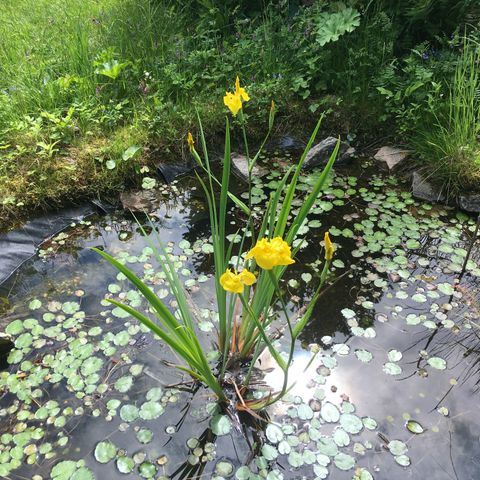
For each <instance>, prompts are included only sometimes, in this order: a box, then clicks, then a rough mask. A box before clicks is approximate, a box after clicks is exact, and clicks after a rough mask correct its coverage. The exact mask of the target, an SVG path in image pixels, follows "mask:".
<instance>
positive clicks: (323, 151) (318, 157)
mask: <svg viewBox="0 0 480 480" xmlns="http://www.w3.org/2000/svg"><path fill="white" fill-rule="evenodd" d="M337 141H338V138H335V137H327V138H325V139H324V140H322V141H321V142H320V143H317V144H316V145H315V146H314V147H312V148H311V149H310V151H309V152H308V154H307V156H306V157H305V162H304V163H303V167H302V168H303V170H311V169H312V168H315V167H322V166H324V165H325V164H326V163H327V162H328V160H329V158H330V155H331V154H332V152H333V150H334V148H335V145H336V144H337ZM354 155H355V149H354V148H353V147H351V146H350V145H349V144H348V143H347V142H342V141H341V142H340V149H339V150H338V154H337V159H336V160H335V165H337V166H338V165H346V164H348V163H350V162H351V160H352V159H353V157H354Z"/></svg>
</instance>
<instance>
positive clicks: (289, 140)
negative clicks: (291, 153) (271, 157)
mask: <svg viewBox="0 0 480 480" xmlns="http://www.w3.org/2000/svg"><path fill="white" fill-rule="evenodd" d="M304 148H305V142H302V141H301V140H299V139H298V138H294V137H290V136H289V135H285V136H283V137H280V138H276V139H274V140H272V141H271V142H269V143H267V145H266V146H265V149H266V150H303V149H304Z"/></svg>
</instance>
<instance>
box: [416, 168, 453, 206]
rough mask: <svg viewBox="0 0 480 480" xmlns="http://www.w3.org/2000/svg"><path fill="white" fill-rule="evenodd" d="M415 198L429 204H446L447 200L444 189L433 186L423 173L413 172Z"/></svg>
mask: <svg viewBox="0 0 480 480" xmlns="http://www.w3.org/2000/svg"><path fill="white" fill-rule="evenodd" d="M412 193H413V196H414V197H416V198H419V199H421V200H426V201H427V202H444V201H445V200H446V197H445V194H444V193H443V191H442V189H438V188H437V187H435V186H434V185H432V184H431V183H430V182H429V181H428V180H427V179H426V178H425V177H424V176H423V175H422V174H421V173H419V172H413V177H412Z"/></svg>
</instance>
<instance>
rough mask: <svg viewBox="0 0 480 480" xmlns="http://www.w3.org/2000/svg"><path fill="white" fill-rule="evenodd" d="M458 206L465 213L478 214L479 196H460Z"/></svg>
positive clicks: (479, 208)
mask: <svg viewBox="0 0 480 480" xmlns="http://www.w3.org/2000/svg"><path fill="white" fill-rule="evenodd" d="M458 206H459V207H460V208H461V209H462V210H465V211H466V212H471V213H480V194H476V195H475V194H472V195H460V196H459V197H458Z"/></svg>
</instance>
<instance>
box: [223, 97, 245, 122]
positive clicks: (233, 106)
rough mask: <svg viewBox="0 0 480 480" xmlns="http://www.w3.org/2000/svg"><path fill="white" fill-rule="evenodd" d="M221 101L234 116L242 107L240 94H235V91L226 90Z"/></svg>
mask: <svg viewBox="0 0 480 480" xmlns="http://www.w3.org/2000/svg"><path fill="white" fill-rule="evenodd" d="M223 103H224V104H225V105H226V106H227V107H228V109H229V110H230V111H231V112H232V115H233V116H234V117H235V116H236V115H237V113H238V112H239V111H240V110H241V109H242V99H241V97H240V95H237V94H236V93H232V92H226V93H225V96H224V97H223Z"/></svg>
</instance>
